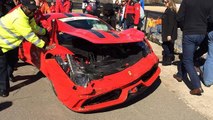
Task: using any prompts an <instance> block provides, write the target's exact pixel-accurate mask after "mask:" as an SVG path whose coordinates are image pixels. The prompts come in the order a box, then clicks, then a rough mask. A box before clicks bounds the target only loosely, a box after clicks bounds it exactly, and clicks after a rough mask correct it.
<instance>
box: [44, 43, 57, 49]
mask: <svg viewBox="0 0 213 120" xmlns="http://www.w3.org/2000/svg"><path fill="white" fill-rule="evenodd" d="M55 47H56V45H55V44H51V45H47V46H46V47H45V50H52V49H54V48H55Z"/></svg>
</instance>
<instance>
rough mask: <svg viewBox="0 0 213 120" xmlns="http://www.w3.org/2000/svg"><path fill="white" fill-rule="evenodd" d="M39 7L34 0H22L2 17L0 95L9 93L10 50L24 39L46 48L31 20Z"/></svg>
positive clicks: (4, 95) (0, 19) (3, 95)
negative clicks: (34, 30) (34, 29)
mask: <svg viewBox="0 0 213 120" xmlns="http://www.w3.org/2000/svg"><path fill="white" fill-rule="evenodd" d="M36 9H37V7H36V4H35V1H34V0H22V5H19V6H17V8H15V9H13V11H11V12H10V13H8V14H6V15H5V16H3V17H1V18H0V76H1V77H0V96H1V97H7V96H8V95H9V87H10V84H9V74H10V73H8V67H9V61H11V59H10V58H11V57H13V56H11V54H9V52H10V51H12V50H14V49H16V48H17V47H18V46H19V45H20V44H21V43H22V41H23V39H26V40H27V41H29V42H31V43H33V44H34V45H36V46H37V47H39V48H45V42H44V41H43V40H41V39H39V38H38V36H37V35H36V34H35V33H34V32H33V30H32V27H31V25H30V20H31V19H32V18H33V16H34V11H35V10H36Z"/></svg>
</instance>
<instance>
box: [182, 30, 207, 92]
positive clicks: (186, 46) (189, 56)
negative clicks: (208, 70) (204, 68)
mask: <svg viewBox="0 0 213 120" xmlns="http://www.w3.org/2000/svg"><path fill="white" fill-rule="evenodd" d="M204 38H205V35H204V34H201V35H184V36H183V65H184V67H185V69H186V72H187V73H188V75H189V78H190V80H191V83H192V87H193V89H197V88H200V87H201V83H200V78H199V76H198V74H197V72H196V70H195V68H194V59H193V58H194V53H195V50H196V49H197V48H198V46H199V45H200V43H201V42H202V41H203V40H204Z"/></svg>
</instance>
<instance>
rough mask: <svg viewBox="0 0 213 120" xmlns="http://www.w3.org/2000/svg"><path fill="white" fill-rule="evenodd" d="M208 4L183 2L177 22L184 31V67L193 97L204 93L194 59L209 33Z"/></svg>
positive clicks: (199, 1)
mask: <svg viewBox="0 0 213 120" xmlns="http://www.w3.org/2000/svg"><path fill="white" fill-rule="evenodd" d="M208 4H209V3H208V2H207V1H202V0H183V1H182V3H181V5H180V9H179V11H178V14H177V21H178V22H179V23H180V26H181V28H182V30H183V42H182V46H183V66H184V68H185V70H186V72H187V73H188V75H189V78H190V81H191V84H192V89H191V91H190V94H191V95H201V94H202V92H203V89H202V88H201V83H200V78H199V76H198V74H197V71H196V70H195V67H194V59H193V58H194V53H195V50H196V49H197V48H198V47H199V45H200V44H201V42H202V41H203V40H204V38H205V35H206V33H207V18H208V15H209V11H210V8H211V7H209V6H208Z"/></svg>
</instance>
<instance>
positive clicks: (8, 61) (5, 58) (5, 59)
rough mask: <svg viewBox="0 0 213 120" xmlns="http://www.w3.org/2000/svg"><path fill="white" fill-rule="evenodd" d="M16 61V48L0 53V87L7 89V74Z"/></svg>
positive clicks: (10, 72)
mask: <svg viewBox="0 0 213 120" xmlns="http://www.w3.org/2000/svg"><path fill="white" fill-rule="evenodd" d="M17 62H18V48H16V49H13V50H11V51H9V52H6V53H3V54H0V89H2V90H9V87H10V84H9V76H11V75H12V73H13V69H14V67H15V65H16V63H17Z"/></svg>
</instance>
